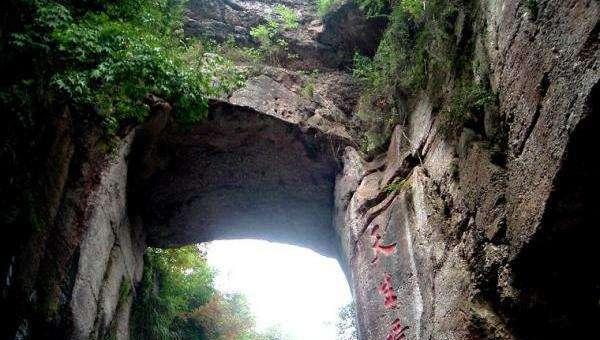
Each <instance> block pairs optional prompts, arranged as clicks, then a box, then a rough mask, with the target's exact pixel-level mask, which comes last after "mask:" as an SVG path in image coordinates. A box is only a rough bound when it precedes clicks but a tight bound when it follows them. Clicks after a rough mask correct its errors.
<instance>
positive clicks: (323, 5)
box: [316, 0, 342, 16]
mask: <svg viewBox="0 0 600 340" xmlns="http://www.w3.org/2000/svg"><path fill="white" fill-rule="evenodd" d="M316 1H317V2H316V6H317V13H318V14H319V15H320V16H324V15H325V14H327V13H328V12H329V11H330V10H331V8H332V7H333V5H335V4H336V3H339V2H341V1H342V0H316Z"/></svg>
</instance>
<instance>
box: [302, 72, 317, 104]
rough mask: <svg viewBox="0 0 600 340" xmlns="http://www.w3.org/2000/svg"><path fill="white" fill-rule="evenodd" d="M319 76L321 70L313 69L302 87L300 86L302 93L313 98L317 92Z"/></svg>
mask: <svg viewBox="0 0 600 340" xmlns="http://www.w3.org/2000/svg"><path fill="white" fill-rule="evenodd" d="M318 76H319V71H317V70H313V71H312V72H311V73H309V74H308V75H306V80H305V81H304V82H303V83H302V87H300V94H301V95H302V96H303V97H305V98H308V99H312V98H313V96H314V94H315V87H316V85H317V77H318Z"/></svg>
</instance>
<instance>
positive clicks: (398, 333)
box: [385, 319, 408, 340]
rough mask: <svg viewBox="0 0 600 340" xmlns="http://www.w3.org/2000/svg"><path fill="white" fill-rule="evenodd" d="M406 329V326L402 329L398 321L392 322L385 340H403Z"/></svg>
mask: <svg viewBox="0 0 600 340" xmlns="http://www.w3.org/2000/svg"><path fill="white" fill-rule="evenodd" d="M407 329H408V326H404V327H402V324H401V323H400V320H399V319H396V320H394V322H393V323H392V327H391V328H390V331H389V332H388V336H387V337H386V338H385V339H386V340H400V339H405V338H406V334H404V332H405V331H406V330H407Z"/></svg>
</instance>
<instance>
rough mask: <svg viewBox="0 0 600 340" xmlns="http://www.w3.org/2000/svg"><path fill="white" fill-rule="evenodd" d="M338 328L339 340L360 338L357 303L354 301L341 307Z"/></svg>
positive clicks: (356, 339)
mask: <svg viewBox="0 0 600 340" xmlns="http://www.w3.org/2000/svg"><path fill="white" fill-rule="evenodd" d="M336 328H337V338H336V339H337V340H358V327H357V324H356V304H355V303H354V302H350V303H349V304H347V305H345V306H343V307H342V308H340V310H339V312H338V320H337V323H336Z"/></svg>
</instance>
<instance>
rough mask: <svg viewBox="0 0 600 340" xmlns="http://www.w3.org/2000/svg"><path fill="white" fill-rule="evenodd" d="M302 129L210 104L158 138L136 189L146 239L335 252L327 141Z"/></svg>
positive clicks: (333, 165) (333, 168) (332, 169)
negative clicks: (202, 115)
mask: <svg viewBox="0 0 600 340" xmlns="http://www.w3.org/2000/svg"><path fill="white" fill-rule="evenodd" d="M301 125H302V124H293V123H289V122H285V121H283V120H281V119H278V118H276V117H273V116H270V115H266V114H263V113H259V112H256V111H254V110H252V109H249V108H244V107H240V106H234V105H231V104H227V103H222V102H214V103H213V104H212V105H211V110H210V114H209V116H208V118H207V119H206V120H204V121H203V122H202V123H200V124H198V125H197V126H195V127H193V128H192V129H191V130H181V129H177V128H176V127H170V128H167V129H165V130H163V131H162V132H160V134H159V135H158V136H157V137H154V138H153V142H152V143H151V144H152V146H151V147H148V146H147V145H146V146H145V147H144V149H145V150H146V151H144V153H145V155H144V157H145V161H144V162H145V163H148V160H149V159H151V160H152V161H151V162H150V163H152V168H153V169H152V170H150V173H151V174H150V175H147V176H146V179H144V180H142V181H141V185H139V186H138V187H137V189H136V191H137V193H136V194H137V195H139V196H138V202H139V203H140V204H141V213H142V216H143V219H144V225H145V226H146V228H147V230H148V233H147V235H148V237H149V239H148V243H149V244H150V245H154V246H160V247H168V246H177V245H182V244H190V243H195V242H204V241H211V240H215V239H240V238H254V239H265V240H269V241H276V242H282V243H290V244H296V245H300V246H306V247H308V248H311V249H313V250H315V251H317V252H319V253H321V254H323V255H327V256H336V255H337V252H336V248H337V240H335V236H334V235H335V233H334V228H333V227H332V209H333V190H334V182H335V175H336V172H337V169H338V164H337V161H336V157H335V155H334V152H333V150H334V148H333V145H334V144H335V142H333V141H332V140H330V139H329V138H328V137H326V136H324V135H323V134H321V133H320V132H318V131H317V130H316V129H312V128H311V129H305V128H302V126H301ZM145 166H148V165H147V164H146V165H145ZM146 173H148V170H146Z"/></svg>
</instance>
